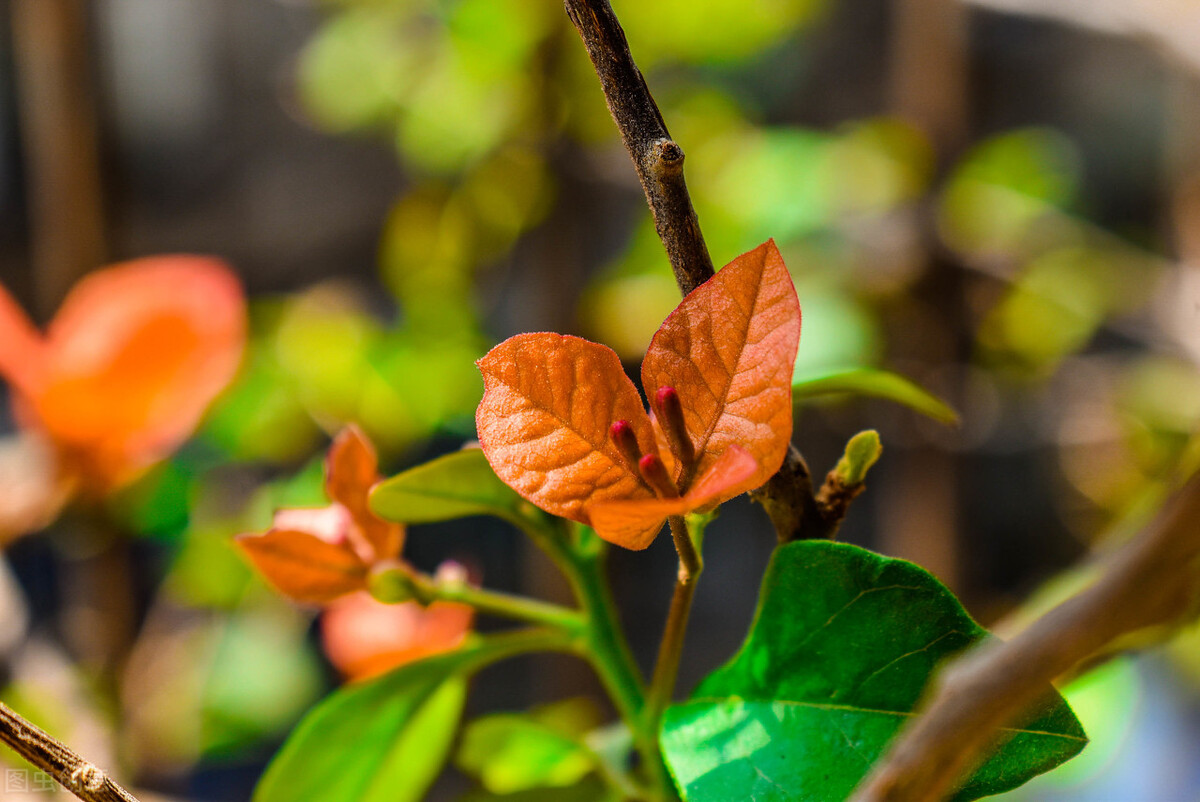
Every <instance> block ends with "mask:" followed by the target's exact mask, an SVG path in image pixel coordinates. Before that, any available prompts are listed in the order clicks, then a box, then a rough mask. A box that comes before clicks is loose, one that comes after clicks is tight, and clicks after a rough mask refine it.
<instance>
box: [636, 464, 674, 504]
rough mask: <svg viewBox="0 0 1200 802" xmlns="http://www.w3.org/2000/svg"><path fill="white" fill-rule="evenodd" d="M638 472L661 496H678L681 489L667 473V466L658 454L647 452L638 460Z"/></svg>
mask: <svg viewBox="0 0 1200 802" xmlns="http://www.w3.org/2000/svg"><path fill="white" fill-rule="evenodd" d="M638 472H639V473H641V475H642V479H644V480H645V481H646V484H648V485H650V489H651V490H653V491H654V493H655V494H656V495H657V496H658V497H659V498H678V496H679V489H678V488H677V487H675V482H674V481H672V480H671V475H670V474H668V473H667V466H665V465H663V461H662V460H661V459H660V458H659V456H658V455H657V454H647V455H646V456H644V457H642V458H641V459H640V460H639V461H638Z"/></svg>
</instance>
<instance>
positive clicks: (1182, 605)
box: [853, 475, 1200, 802]
mask: <svg viewBox="0 0 1200 802" xmlns="http://www.w3.org/2000/svg"><path fill="white" fill-rule="evenodd" d="M1198 602H1200V475H1196V476H1193V477H1192V478H1191V479H1190V480H1189V481H1188V482H1187V483H1186V484H1185V485H1184V487H1183V488H1182V489H1181V490H1180V491H1179V492H1178V493H1177V494H1176V495H1175V497H1174V498H1173V500H1172V501H1171V503H1170V504H1168V506H1167V508H1166V509H1165V511H1164V512H1163V513H1162V514H1161V515H1160V516H1159V518H1158V519H1157V520H1156V521H1155V522H1154V523H1153V524H1152V525H1151V526H1149V527H1148V528H1147V529H1146V530H1144V531H1143V532H1142V533H1141V534H1140V535H1139V536H1138V537H1137V538H1135V539H1134V540H1133V541H1132V542H1131V543H1129V544H1128V545H1127V546H1126V547H1125V548H1123V549H1122V550H1120V551H1119V552H1117V553H1116V554H1114V555H1113V556H1112V558H1111V559H1110V561H1109V563H1108V565H1107V567H1106V569H1105V570H1104V572H1103V574H1102V576H1101V578H1100V579H1099V580H1098V581H1097V582H1096V583H1095V584H1094V585H1092V586H1091V587H1090V588H1088V589H1087V590H1085V591H1083V592H1082V593H1080V594H1078V595H1077V596H1075V597H1073V598H1071V599H1069V600H1068V601H1066V602H1064V603H1062V604H1061V605H1059V606H1058V607H1056V608H1054V609H1053V610H1051V611H1050V612H1049V613H1047V614H1046V615H1044V616H1042V617H1041V618H1040V619H1038V620H1037V621H1036V622H1035V623H1033V624H1032V625H1031V626H1030V627H1029V628H1028V629H1026V630H1024V631H1023V632H1021V633H1020V634H1018V635H1017V636H1016V637H1014V638H1013V639H1012V640H1011V641H1009V642H1007V643H1004V642H1000V641H989V642H988V643H986V644H985V645H983V646H981V647H980V648H979V649H977V650H975V651H974V652H972V653H970V654H969V655H967V656H965V657H963V658H962V659H960V660H959V661H958V662H956V663H953V664H951V665H950V666H949V667H948V668H947V669H946V670H945V671H944V673H943V674H942V675H941V677H940V679H939V680H938V681H937V682H936V684H935V686H934V688H933V690H932V692H931V693H930V696H929V699H928V701H927V704H926V705H925V706H924V712H922V713H921V714H920V715H918V716H917V718H916V719H915V720H914V721H912V722H911V723H910V724H909V725H908V726H907V727H905V728H904V729H903V730H902V731H901V733H900V734H899V735H898V736H897V740H896V741H895V742H894V744H893V746H892V748H891V749H890V750H889V752H888V753H887V754H886V755H885V756H884V757H883V759H882V760H881V761H880V762H879V763H877V764H876V768H875V770H874V771H873V772H872V773H871V775H869V776H868V778H867V779H866V780H865V781H864V782H863V784H862V785H861V786H860V788H859V790H858V792H857V793H856V794H855V796H854V797H853V800H854V802H884V800H886V801H887V802H905V801H906V800H913V801H914V802H915V801H916V800H922V801H923V802H929V800H936V799H943V798H945V797H946V796H947V795H948V794H950V793H951V792H953V790H954V788H955V787H956V784H957V783H958V782H960V781H961V780H962V779H963V777H964V776H965V774H966V773H967V772H968V771H969V770H970V769H971V768H973V767H974V766H975V765H976V764H977V762H978V761H979V759H980V757H981V756H982V753H983V751H984V750H985V749H987V748H989V747H990V746H992V745H993V744H994V743H995V738H996V733H997V730H998V729H999V728H1000V727H1002V726H1005V725H1009V724H1019V723H1020V722H1019V719H1020V717H1021V714H1022V712H1023V711H1026V710H1027V709H1028V708H1029V707H1030V706H1031V705H1033V704H1034V703H1035V702H1037V701H1038V699H1039V697H1041V696H1042V695H1043V694H1045V692H1046V691H1047V689H1048V687H1049V683H1050V682H1051V681H1053V680H1054V679H1055V678H1056V677H1060V676H1062V675H1063V674H1065V673H1066V672H1068V671H1070V670H1071V669H1072V668H1073V667H1075V666H1077V665H1078V664H1079V663H1081V662H1083V661H1085V660H1088V658H1090V657H1092V656H1093V655H1095V654H1096V653H1097V652H1099V651H1101V650H1102V649H1104V648H1105V647H1106V646H1107V645H1109V644H1110V643H1112V642H1113V641H1114V640H1116V639H1117V638H1119V637H1121V636H1123V635H1125V634H1128V633H1130V632H1133V631H1136V630H1141V629H1145V628H1147V627H1153V626H1161V625H1165V624H1173V623H1178V622H1180V621H1181V620H1183V619H1185V618H1187V617H1190V616H1192V615H1194V614H1195V612H1196V610H1197V603H1198Z"/></svg>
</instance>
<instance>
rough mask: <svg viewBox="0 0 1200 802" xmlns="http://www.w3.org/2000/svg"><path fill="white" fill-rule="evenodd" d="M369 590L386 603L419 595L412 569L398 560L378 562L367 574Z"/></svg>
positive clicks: (378, 599) (404, 600)
mask: <svg viewBox="0 0 1200 802" xmlns="http://www.w3.org/2000/svg"><path fill="white" fill-rule="evenodd" d="M367 590H368V591H370V593H371V596H372V598H374V599H375V600H376V601H380V602H383V603H384V604H399V603H400V602H406V601H409V600H411V599H414V598H416V597H417V596H418V592H417V584H416V578H415V577H414V576H413V573H412V569H411V568H409V567H408V566H406V565H405V564H404V563H401V562H399V561H397V560H384V561H382V562H379V563H376V564H375V565H374V566H373V567H372V568H371V571H370V573H368V574H367Z"/></svg>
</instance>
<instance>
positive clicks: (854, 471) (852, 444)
mask: <svg viewBox="0 0 1200 802" xmlns="http://www.w3.org/2000/svg"><path fill="white" fill-rule="evenodd" d="M882 453H883V444H882V443H880V442H879V432H877V431H875V430H874V429H867V430H866V431H865V432H859V433H858V434H856V435H854V436H853V437H851V438H850V441H849V442H848V443H846V453H845V454H844V455H843V456H842V458H841V459H840V460H838V464H837V467H836V468H834V469H833V470H834V473H836V474H837V478H838V480H839V481H840V482H841V484H842V486H843V487H854V486H856V485H861V484H862V483H863V480H865V479H866V478H867V471H869V470H870V469H871V466H872V465H874V464H875V463H876V461H878V459H879V455H880V454H882Z"/></svg>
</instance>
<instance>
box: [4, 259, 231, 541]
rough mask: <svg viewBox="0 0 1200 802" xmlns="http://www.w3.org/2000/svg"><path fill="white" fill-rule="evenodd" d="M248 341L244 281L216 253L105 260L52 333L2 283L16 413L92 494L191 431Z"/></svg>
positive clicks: (68, 476) (68, 479)
mask: <svg viewBox="0 0 1200 802" xmlns="http://www.w3.org/2000/svg"><path fill="white" fill-rule="evenodd" d="M245 340H246V305H245V298H244V296H243V293H242V289H241V285H240V284H239V283H238V280H237V278H236V276H235V275H234V274H233V272H232V271H231V270H230V269H229V267H228V266H227V265H226V264H225V263H224V262H222V261H220V260H218V259H214V258H210V257H203V256H184V255H175V256H152V257H146V258H143V259H136V260H134V261H130V262H124V263H121V264H117V265H113V266H110V267H106V268H103V269H100V270H97V271H96V272H94V273H92V274H90V275H88V276H86V277H85V278H83V279H82V280H81V281H80V282H79V283H78V284H76V285H75V287H74V288H72V290H71V291H70V293H68V295H67V297H66V299H65V300H64V301H63V304H62V306H61V307H60V308H59V310H58V313H57V314H56V315H55V316H54V319H53V320H51V322H50V324H49V326H47V328H46V331H45V333H44V334H43V333H42V332H39V331H38V330H37V328H36V327H35V326H34V325H33V323H32V322H31V321H30V319H29V318H28V317H27V316H26V314H25V313H24V312H23V311H22V310H21V308H20V307H19V306H18V305H17V303H16V302H15V301H14V300H13V298H12V296H11V295H9V293H8V292H7V291H6V290H5V289H4V288H3V287H0V377H3V378H4V379H5V380H6V381H7V382H8V384H9V386H10V387H11V389H12V393H13V397H14V402H15V403H14V406H15V408H16V414H17V417H18V422H19V424H20V425H21V427H22V429H24V430H25V431H26V433H27V434H35V435H40V436H42V437H43V438H44V439H46V440H48V441H49V444H50V445H51V446H52V448H53V454H54V459H55V462H56V466H55V468H56V470H55V473H56V475H57V478H58V482H59V483H60V486H65V487H67V488H78V489H79V490H81V491H83V492H87V493H92V494H100V493H104V492H107V491H109V490H111V489H113V488H115V487H118V486H120V485H122V484H125V483H127V482H129V481H131V480H132V479H134V478H136V477H137V476H138V475H139V474H140V473H141V472H142V471H144V470H145V469H146V468H148V467H149V466H150V465H152V464H153V463H155V462H156V461H158V460H161V459H162V458H164V457H165V456H167V455H168V454H169V453H170V452H171V451H173V450H174V449H175V448H177V447H178V446H179V445H180V443H182V442H183V441H184V440H185V439H186V438H187V437H188V436H189V435H191V433H192V432H193V431H194V430H195V428H196V425H197V423H198V422H199V420H200V417H201V415H202V414H203V413H204V411H205V409H207V407H208V405H209V404H210V403H211V402H212V400H213V399H214V398H215V397H216V396H217V394H218V393H219V392H220V391H221V390H223V389H224V388H225V386H226V385H228V384H229V382H230V381H231V380H232V378H233V376H234V374H235V373H236V371H237V368H238V365H239V364H240V362H241V358H242V352H243V350H244V347H245ZM63 495H65V494H63ZM2 502H3V499H0V506H3V504H2ZM2 513H3V511H2V510H0V529H2V528H3V520H2V518H3V514H2Z"/></svg>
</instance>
